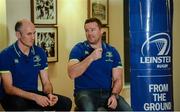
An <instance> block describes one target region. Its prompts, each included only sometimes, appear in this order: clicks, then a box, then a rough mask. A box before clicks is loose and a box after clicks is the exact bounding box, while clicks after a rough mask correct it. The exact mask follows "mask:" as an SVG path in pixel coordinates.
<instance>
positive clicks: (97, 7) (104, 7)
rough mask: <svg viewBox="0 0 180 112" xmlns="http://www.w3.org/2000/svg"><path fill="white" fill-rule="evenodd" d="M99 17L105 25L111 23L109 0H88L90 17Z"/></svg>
mask: <svg viewBox="0 0 180 112" xmlns="http://www.w3.org/2000/svg"><path fill="white" fill-rule="evenodd" d="M91 17H95V18H98V19H99V20H100V21H101V22H102V24H103V25H107V24H108V23H109V0H88V18H91Z"/></svg>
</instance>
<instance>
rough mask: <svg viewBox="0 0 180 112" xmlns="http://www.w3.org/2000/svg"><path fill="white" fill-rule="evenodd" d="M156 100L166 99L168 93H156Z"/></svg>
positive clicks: (154, 95)
mask: <svg viewBox="0 0 180 112" xmlns="http://www.w3.org/2000/svg"><path fill="white" fill-rule="evenodd" d="M153 97H154V101H166V93H154V94H153Z"/></svg>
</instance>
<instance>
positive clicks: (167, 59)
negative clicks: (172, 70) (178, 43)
mask: <svg viewBox="0 0 180 112" xmlns="http://www.w3.org/2000/svg"><path fill="white" fill-rule="evenodd" d="M170 48H171V39H170V36H169V34H167V33H157V34H155V35H152V36H151V37H150V38H148V39H147V40H146V41H145V42H144V43H143V44H142V47H141V54H142V57H140V63H141V64H157V66H156V67H157V68H168V64H169V63H171V56H169V52H170Z"/></svg>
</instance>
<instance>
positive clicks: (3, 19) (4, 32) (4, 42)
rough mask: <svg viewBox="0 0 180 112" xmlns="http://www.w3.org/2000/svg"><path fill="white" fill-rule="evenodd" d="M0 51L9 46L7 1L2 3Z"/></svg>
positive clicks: (0, 2) (0, 11)
mask: <svg viewBox="0 0 180 112" xmlns="http://www.w3.org/2000/svg"><path fill="white" fill-rule="evenodd" d="M0 9H1V10H0V43H1V44H0V51H1V50H2V49H3V48H5V47H6V46H7V41H8V40H7V27H6V26H7V25H6V1H5V0H1V1H0Z"/></svg>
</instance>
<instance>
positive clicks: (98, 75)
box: [69, 41, 122, 92]
mask: <svg viewBox="0 0 180 112" xmlns="http://www.w3.org/2000/svg"><path fill="white" fill-rule="evenodd" d="M102 49H103V52H102V58H101V59H98V60H95V61H93V62H92V63H91V64H90V66H89V67H88V68H87V70H86V71H85V72H84V73H83V74H82V75H81V76H79V77H77V78H75V82H74V83H75V92H76V91H78V90H86V89H105V90H111V87H112V69H113V68H116V67H122V63H121V59H120V55H119V53H118V52H117V50H116V49H115V48H114V47H112V46H110V45H109V44H106V43H102ZM93 50H94V49H93V48H92V47H91V46H90V45H89V44H88V42H87V41H84V42H80V43H78V44H77V45H75V46H74V48H73V49H72V51H71V53H70V56H69V60H70V61H71V60H79V61H82V60H84V59H85V58H86V57H87V56H89V55H90V54H91V53H92V52H93Z"/></svg>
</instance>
